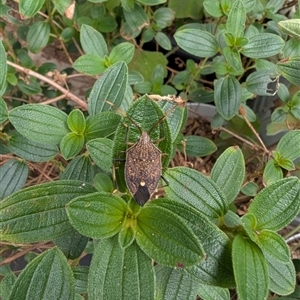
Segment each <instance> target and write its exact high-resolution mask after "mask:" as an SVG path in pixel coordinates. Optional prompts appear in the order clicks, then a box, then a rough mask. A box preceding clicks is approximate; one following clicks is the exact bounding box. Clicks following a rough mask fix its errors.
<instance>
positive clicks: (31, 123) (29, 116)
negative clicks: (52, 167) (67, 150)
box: [8, 104, 69, 145]
mask: <svg viewBox="0 0 300 300" xmlns="http://www.w3.org/2000/svg"><path fill="white" fill-rule="evenodd" d="M8 117H9V120H10V122H11V123H12V124H13V125H14V127H15V128H16V130H17V131H18V132H19V133H21V134H22V135H24V136H25V137H27V138H28V139H30V140H33V141H36V142H39V143H45V144H50V145H56V144H58V143H59V142H60V140H61V139H62V138H63V137H64V136H65V135H66V134H67V133H68V132H69V129H68V126H67V117H68V116H67V114H66V113H64V112H63V111H61V110H60V109H58V108H56V107H53V106H48V105H41V104H26V105H22V106H18V107H16V108H13V109H12V110H11V111H10V112H9V116H8Z"/></svg>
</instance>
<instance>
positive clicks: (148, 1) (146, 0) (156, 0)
mask: <svg viewBox="0 0 300 300" xmlns="http://www.w3.org/2000/svg"><path fill="white" fill-rule="evenodd" d="M139 2H140V3H142V4H145V5H158V4H162V3H165V2H167V0H139Z"/></svg>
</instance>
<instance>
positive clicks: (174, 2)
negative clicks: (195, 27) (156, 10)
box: [168, 0, 203, 19]
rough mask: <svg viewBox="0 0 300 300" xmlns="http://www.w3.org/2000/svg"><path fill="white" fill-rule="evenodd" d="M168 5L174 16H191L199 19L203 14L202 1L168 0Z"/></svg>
mask: <svg viewBox="0 0 300 300" xmlns="http://www.w3.org/2000/svg"><path fill="white" fill-rule="evenodd" d="M168 6H169V8H171V9H172V10H173V11H174V12H175V17H176V18H193V19H199V18H201V17H202V16H203V6H202V1H194V0H186V1H184V2H182V1H178V0H169V1H168Z"/></svg>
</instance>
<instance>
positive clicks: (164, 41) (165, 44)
mask: <svg viewBox="0 0 300 300" xmlns="http://www.w3.org/2000/svg"><path fill="white" fill-rule="evenodd" d="M155 40H156V41H157V43H158V45H159V46H160V47H162V48H163V49H165V50H171V49H172V44H171V41H170V39H169V37H168V36H167V35H166V34H165V33H163V32H157V33H156V35H155Z"/></svg>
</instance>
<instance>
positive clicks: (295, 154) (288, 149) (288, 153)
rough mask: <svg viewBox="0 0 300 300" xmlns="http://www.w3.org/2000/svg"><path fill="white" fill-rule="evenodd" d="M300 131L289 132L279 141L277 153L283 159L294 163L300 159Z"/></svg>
mask: <svg viewBox="0 0 300 300" xmlns="http://www.w3.org/2000/svg"><path fill="white" fill-rule="evenodd" d="M299 144H300V130H292V131H289V132H287V133H286V134H285V135H284V136H283V137H282V138H281V139H280V141H279V143H278V145H277V147H276V151H277V152H278V153H279V154H280V156H281V157H283V158H285V159H289V160H291V161H294V160H295V159H297V158H299V157H300V147H299Z"/></svg>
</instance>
